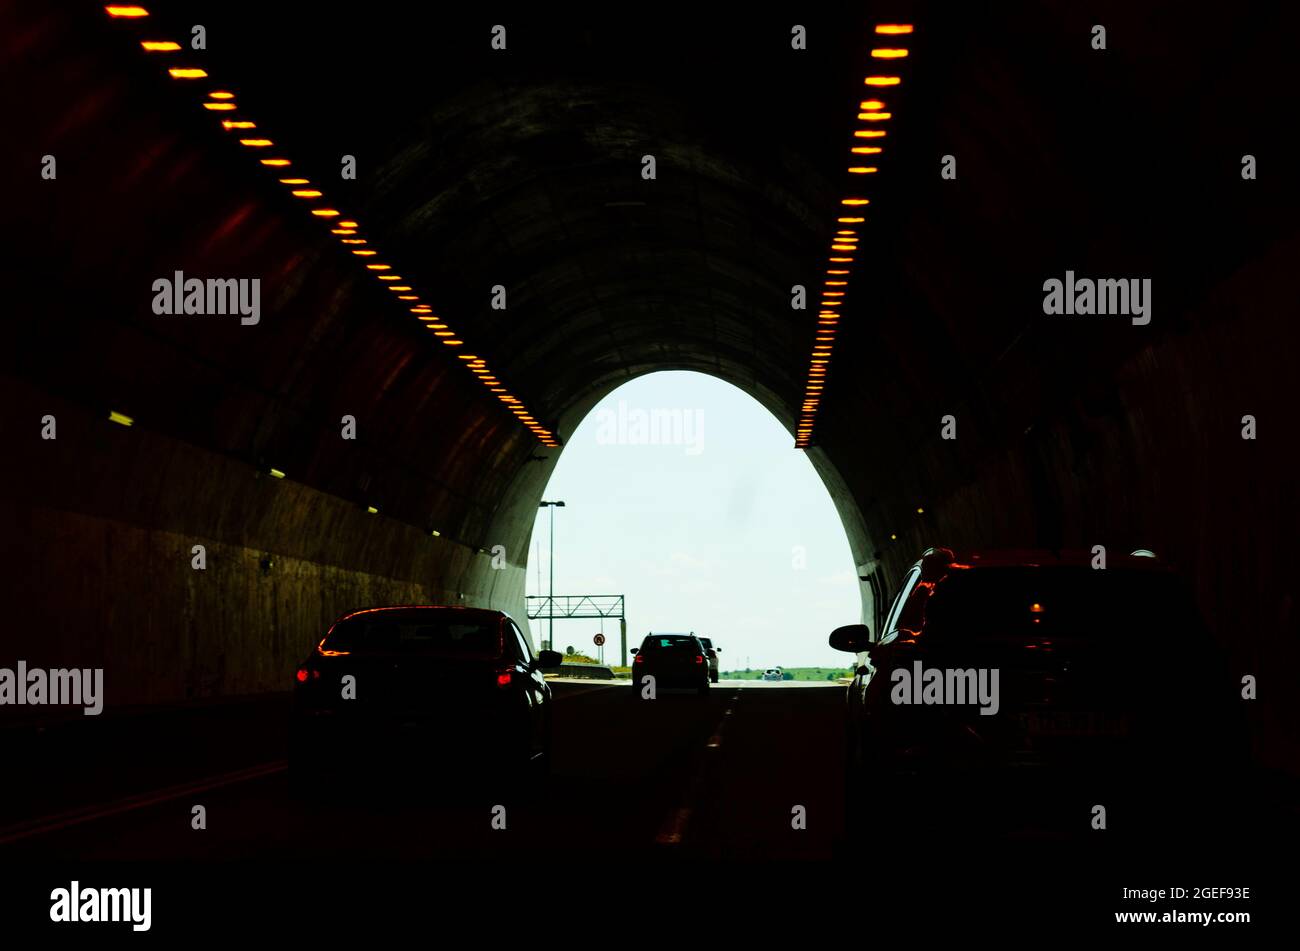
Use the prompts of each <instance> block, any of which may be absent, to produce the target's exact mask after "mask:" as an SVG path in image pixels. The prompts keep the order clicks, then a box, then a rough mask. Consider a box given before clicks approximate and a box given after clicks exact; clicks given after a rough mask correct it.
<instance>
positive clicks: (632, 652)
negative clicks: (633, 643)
mask: <svg viewBox="0 0 1300 951" xmlns="http://www.w3.org/2000/svg"><path fill="white" fill-rule="evenodd" d="M638 650H640V648H639V647H634V648H632V649H631V650H630V651H628V653H629V654H635V653H636V652H637V651H638Z"/></svg>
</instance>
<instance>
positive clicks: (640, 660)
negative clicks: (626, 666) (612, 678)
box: [632, 654, 645, 664]
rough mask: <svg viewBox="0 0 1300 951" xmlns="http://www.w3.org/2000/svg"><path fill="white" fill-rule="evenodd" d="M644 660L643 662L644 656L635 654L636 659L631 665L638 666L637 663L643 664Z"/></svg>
mask: <svg viewBox="0 0 1300 951" xmlns="http://www.w3.org/2000/svg"><path fill="white" fill-rule="evenodd" d="M644 660H645V654H637V655H636V658H635V659H634V660H633V661H632V663H634V664H639V663H641V662H643V661H644Z"/></svg>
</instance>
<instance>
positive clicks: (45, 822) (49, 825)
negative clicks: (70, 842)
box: [0, 760, 289, 845]
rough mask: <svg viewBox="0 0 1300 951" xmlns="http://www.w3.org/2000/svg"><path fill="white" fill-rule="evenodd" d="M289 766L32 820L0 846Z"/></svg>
mask: <svg viewBox="0 0 1300 951" xmlns="http://www.w3.org/2000/svg"><path fill="white" fill-rule="evenodd" d="M288 766H289V762H288V760H275V761H274V762H271V763H263V764H261V765H260V766H250V767H249V768H248V769H239V770H235V771H234V772H230V773H222V774H220V775H218V776H209V777H207V778H205V779H196V780H194V781H193V782H189V783H182V784H181V785H179V786H169V787H167V788H166V789H156V790H153V791H152V792H146V793H140V794H139V795H135V796H127V797H126V798H124V799H119V800H117V801H116V802H111V803H108V804H107V805H103V806H101V805H91V806H83V807H81V808H80V809H73V810H70V811H68V812H63V813H59V814H57V815H52V816H42V817H40V818H38V819H29V820H27V821H24V822H19V823H17V824H15V825H11V826H8V827H6V828H4V829H0V845H8V844H9V843H10V842H16V841H18V840H19V839H27V838H31V837H32V836H37V835H45V834H47V833H50V832H57V831H59V830H60V829H68V828H71V827H72V826H77V825H81V824H82V823H86V822H93V821H94V820H96V819H105V818H107V817H108V816H115V815H119V814H121V813H123V812H132V811H133V810H136V809H145V808H147V807H149V806H155V805H157V804H158V803H162V802H168V801H170V800H172V799H180V798H181V797H182V796H189V795H193V794H194V793H200V792H207V791H208V790H209V789H217V788H218V787H221V786H230V785H233V784H235V783H244V782H248V781H249V780H252V779H261V778H262V777H263V776H271V775H273V774H275V773H279V772H282V771H284V770H285V769H287V768H288Z"/></svg>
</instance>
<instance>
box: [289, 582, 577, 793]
mask: <svg viewBox="0 0 1300 951" xmlns="http://www.w3.org/2000/svg"><path fill="white" fill-rule="evenodd" d="M560 660H561V658H560V656H559V654H557V653H555V652H554V651H541V652H540V654H538V655H534V654H533V651H532V648H531V646H530V645H529V643H528V639H527V638H526V637H525V636H524V634H523V632H522V631H520V629H519V627H518V625H516V624H515V622H514V621H513V620H512V619H511V618H510V617H509V615H507V614H504V613H502V612H501V611H493V610H486V609H479V608H463V607H442V606H433V605H420V606H402V607H385V608H371V609H368V610H364V611H356V612H354V613H352V614H348V615H345V616H344V617H342V618H340V619H339V620H338V621H336V622H335V623H334V625H333V626H332V627H331V628H330V629H329V631H328V633H326V635H325V637H324V638H322V639H321V641H320V643H319V644H318V645H317V646H316V647H315V649H313V650H312V652H311V654H310V655H309V656H308V657H307V659H306V660H305V661H304V662H303V663H302V665H301V666H300V667H299V668H298V670H297V673H296V676H295V687H294V698H293V720H292V727H291V732H290V754H289V757H290V759H289V763H290V767H289V768H290V777H291V779H292V780H293V782H294V784H295V786H297V787H299V788H304V789H306V788H310V787H311V786H312V785H313V784H315V783H316V782H318V781H319V780H320V779H321V778H323V777H324V776H325V775H327V774H333V775H338V774H340V773H342V774H347V775H352V776H356V775H358V774H359V773H362V774H364V775H366V777H367V778H369V776H370V775H373V772H372V771H374V770H379V771H383V770H384V769H385V768H386V767H391V768H392V769H393V770H394V771H397V772H401V773H406V772H408V771H411V772H415V773H417V774H419V775H420V776H421V777H422V778H425V779H430V780H434V781H436V782H437V783H438V784H439V785H442V786H447V785H452V786H455V785H457V784H458V781H459V780H468V779H474V778H477V777H479V776H482V775H487V776H508V777H512V778H520V777H531V778H534V779H536V778H540V777H542V776H544V775H545V774H546V773H547V771H548V770H549V766H550V755H551V702H552V701H551V688H550V687H549V686H548V685H547V683H546V681H545V680H544V679H543V677H542V672H541V668H542V667H544V666H545V667H552V666H558V665H559V663H560ZM363 766H364V770H363V769H362V767H363Z"/></svg>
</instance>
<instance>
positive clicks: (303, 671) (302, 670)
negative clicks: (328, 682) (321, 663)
mask: <svg viewBox="0 0 1300 951" xmlns="http://www.w3.org/2000/svg"><path fill="white" fill-rule="evenodd" d="M295 676H297V678H298V683H300V684H305V683H306V682H307V678H308V677H310V678H311V679H312V680H320V671H319V670H308V669H307V668H306V667H299V668H298V673H297V674H296V675H295Z"/></svg>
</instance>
